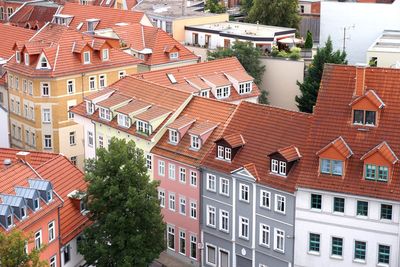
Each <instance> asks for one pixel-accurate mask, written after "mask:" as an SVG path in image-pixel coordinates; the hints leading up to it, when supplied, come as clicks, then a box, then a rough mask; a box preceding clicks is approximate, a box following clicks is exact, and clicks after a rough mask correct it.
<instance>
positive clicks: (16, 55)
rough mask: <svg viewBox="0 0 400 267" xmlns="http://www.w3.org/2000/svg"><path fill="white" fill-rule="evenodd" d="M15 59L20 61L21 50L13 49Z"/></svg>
mask: <svg viewBox="0 0 400 267" xmlns="http://www.w3.org/2000/svg"><path fill="white" fill-rule="evenodd" d="M15 61H16V62H17V63H21V52H19V51H15Z"/></svg>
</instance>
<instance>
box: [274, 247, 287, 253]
mask: <svg viewBox="0 0 400 267" xmlns="http://www.w3.org/2000/svg"><path fill="white" fill-rule="evenodd" d="M274 251H276V252H278V253H281V254H285V251H284V250H280V249H276V248H275V249H274Z"/></svg>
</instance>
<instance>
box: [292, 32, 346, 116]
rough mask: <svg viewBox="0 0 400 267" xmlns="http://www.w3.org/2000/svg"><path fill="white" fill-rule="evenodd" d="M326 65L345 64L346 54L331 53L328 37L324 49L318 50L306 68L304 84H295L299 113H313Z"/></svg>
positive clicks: (331, 48) (330, 41) (338, 51)
mask: <svg viewBox="0 0 400 267" xmlns="http://www.w3.org/2000/svg"><path fill="white" fill-rule="evenodd" d="M326 63H334V64H347V60H346V52H341V51H340V50H337V51H333V47H332V40H331V38H330V37H329V38H328V40H327V41H326V43H325V47H322V48H318V50H317V53H316V55H315V56H314V58H313V60H312V62H311V64H310V66H309V67H308V71H307V74H306V76H305V78H304V82H303V83H300V82H297V85H298V86H299V87H300V92H301V95H300V96H296V102H297V107H298V108H299V110H300V111H303V112H309V113H311V112H312V111H313V107H314V105H315V103H316V102H317V96H318V90H319V85H320V83H321V78H322V73H323V70H324V65H325V64H326Z"/></svg>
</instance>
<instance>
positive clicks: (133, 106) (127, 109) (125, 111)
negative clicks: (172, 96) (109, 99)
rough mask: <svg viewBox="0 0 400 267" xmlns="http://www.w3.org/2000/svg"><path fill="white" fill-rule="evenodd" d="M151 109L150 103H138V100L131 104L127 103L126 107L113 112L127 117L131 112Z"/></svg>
mask: <svg viewBox="0 0 400 267" xmlns="http://www.w3.org/2000/svg"><path fill="white" fill-rule="evenodd" d="M149 107H151V104H150V103H147V102H144V101H140V100H133V101H131V102H129V103H128V104H127V105H125V106H122V107H120V108H118V109H117V110H115V111H116V112H119V113H123V114H126V115H129V114H131V113H133V112H136V111H139V110H142V109H146V108H149Z"/></svg>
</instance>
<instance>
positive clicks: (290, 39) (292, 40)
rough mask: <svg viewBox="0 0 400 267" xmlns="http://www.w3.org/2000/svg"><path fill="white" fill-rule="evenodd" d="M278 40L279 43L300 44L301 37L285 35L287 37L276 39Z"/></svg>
mask: <svg viewBox="0 0 400 267" xmlns="http://www.w3.org/2000/svg"><path fill="white" fill-rule="evenodd" d="M278 42H279V43H281V44H301V43H303V39H299V38H294V37H287V38H283V39H280V40H278Z"/></svg>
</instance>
